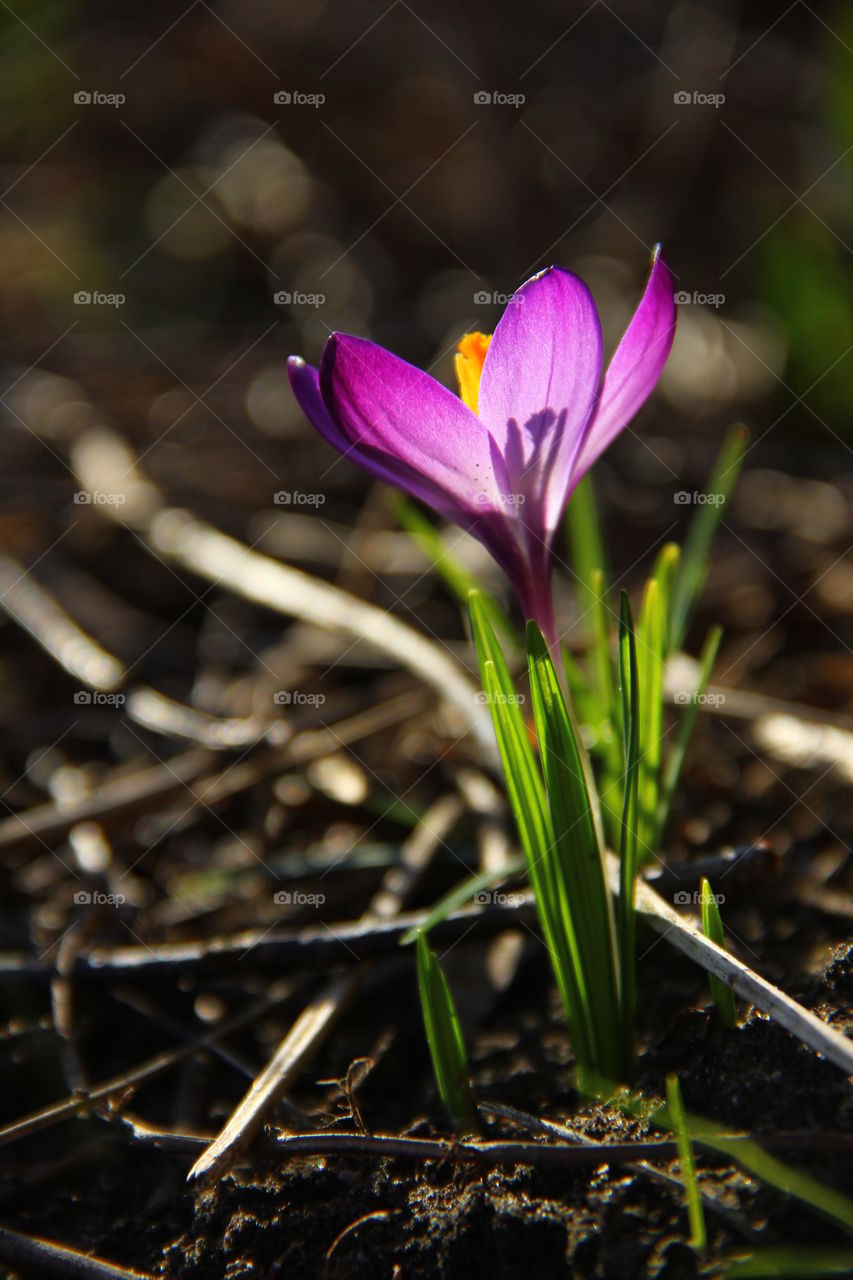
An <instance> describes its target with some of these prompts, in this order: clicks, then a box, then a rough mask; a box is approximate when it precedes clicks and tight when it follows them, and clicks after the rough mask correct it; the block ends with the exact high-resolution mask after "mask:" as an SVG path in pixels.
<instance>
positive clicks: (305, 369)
mask: <svg viewBox="0 0 853 1280" xmlns="http://www.w3.org/2000/svg"><path fill="white" fill-rule="evenodd" d="M287 373H288V377H289V378H290V385H291V387H292V388H293V394H294V396H295V397H296V400H297V402H298V403H299V407H300V408H301V409H302V412H303V413H304V414H305V416H306V418H307V419H308V421H309V422H310V423H311V425H312V426H313V427H315V428H316V430H317V431H318V432H319V433H320V435H321V436H322V437H323V439H324V440H326V441H327V443H328V444H330V445H331V446H332V448H333V449H337V451H338V452H339V453H340V454H342V455H343V457H345V458H346V459H348V461H350V462H352V463H354V464H355V465H356V466H358V467H361V468H362V470H364V471H366V472H368V474H369V475H372V476H373V477H374V478H375V479H377V480H383V481H384V482H385V483H386V484H391V485H395V486H396V487H397V488H398V489H404V490H405V491H406V493H409V494H411V495H412V497H414V498H418V499H419V501H421V502H425V503H426V504H427V505H428V506H431V507H433V508H434V509H435V510H437V511H439V512H440V513H441V514H442V515H444V516H446V517H447V518H448V519H449V520H452V521H454V522H455V523H456V524H462V525H463V527H468V526H469V525H470V524H471V518H470V514H469V513H468V512H467V510H463V509H462V508H461V507H460V506H459V504H458V503H455V502H453V501H452V500H451V499H449V498H448V497H447V495H446V494H444V493H443V492H442V491H440V490H439V489H438V488H437V487H436V486H434V485H433V484H431V483H430V481H429V480H428V479H427V478H426V477H425V476H422V475H419V474H418V473H417V472H415V471H413V470H412V468H411V467H409V466H408V465H407V464H406V463H405V462H403V461H402V460H401V459H400V458H397V457H395V456H393V455H391V454H386V453H382V452H380V451H379V450H376V449H373V448H370V447H367V448H363V447H360V446H359V445H357V444H353V443H352V442H351V441H350V439H349V438H348V437H347V436H345V435H344V433H343V431H342V430H341V429H340V427H339V426H338V424H337V423H336V422H335V421H334V419H333V418H332V415H331V414H330V413H329V410H328V409H327V408H326V405H325V402H324V400H323V396H322V393H321V391H320V376H319V373H318V371H317V370H316V369H315V368H313V366H312V365H310V364H306V363H305V361H304V360H301V359H300V358H299V356H291V357H290V359H289V360H288V362H287ZM487 512H488V508H487V507H486V506H483V507H482V511H478V513H477V514H478V515H480V514H482V515H484V516H485V515H486V514H487ZM493 554H494V552H493Z"/></svg>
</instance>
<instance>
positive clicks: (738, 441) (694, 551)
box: [669, 426, 749, 649]
mask: <svg viewBox="0 0 853 1280" xmlns="http://www.w3.org/2000/svg"><path fill="white" fill-rule="evenodd" d="M748 441H749V433H748V432H747V430H746V428H745V427H741V426H737V427H732V428H731V429H730V430H729V431H728V432H727V433H726V437H725V439H724V440H723V445H722V448H721V449H720V453H719V455H718V457H717V461H716V463H715V465H714V470H713V471H712V472H711V477H710V479H709V481H708V490H707V493H706V495H705V497H706V498H710V497H713V498H714V501H713V502H708V501H706V502H704V503H702V505H701V506H699V507H698V508H697V510H696V513H695V515H694V516H693V519H692V520H691V522H690V528H689V529H688V531H687V537H686V539H685V542H684V555H683V557H682V561H681V567H680V569H679V572H678V576H677V579H676V582H675V586H674V589H673V597H672V608H671V610H670V619H669V623H670V632H669V647H670V649H679V648H681V645H682V644H683V643H684V636H685V634H686V631H687V624H688V623H689V621H690V615H691V613H692V612H693V608H694V606H695V604H696V602H697V600H698V599H699V596H700V595H701V593H702V588H703V587H704V585H705V579H706V577H707V576H708V565H709V561H710V554H711V543H712V542H713V540H714V534H715V533H716V531H717V526H718V525H719V523H720V520H721V519H722V515H723V508H724V507H725V505H726V503H727V502H728V500H729V498H730V497H731V495H732V492H733V490H734V487H735V484H736V483H737V478H738V475H739V474H740V469H741V465H742V464H743V459H744V454H745V453H746V447H747V443H748Z"/></svg>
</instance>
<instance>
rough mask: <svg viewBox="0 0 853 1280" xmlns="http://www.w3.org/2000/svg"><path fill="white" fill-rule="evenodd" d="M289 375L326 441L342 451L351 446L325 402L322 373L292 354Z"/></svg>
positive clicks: (298, 400)
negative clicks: (321, 392)
mask: <svg viewBox="0 0 853 1280" xmlns="http://www.w3.org/2000/svg"><path fill="white" fill-rule="evenodd" d="M287 376H288V378H289V379H290V385H291V388H292V389H293V394H294V396H295V397H296V400H297V403H298V405H299V407H300V409H301V410H302V412H303V413H304V414H305V417H306V418H307V419H308V421H309V422H310V423H311V425H312V427H314V428H315V429H316V430H317V431H319V432H320V435H321V436H322V437H323V439H324V440H325V441H327V442H328V443H329V444H330V445H331V446H332V448H334V449H337V450H338V451H339V452H340V453H346V452H347V450H348V449H350V448H351V445H350V442H349V440H347V438H346V436H345V435H344V433H343V432H342V431H341V429H340V427H338V426H336V425H335V423H334V422H333V421H332V418H331V415H330V413H329V410H328V409H327V408H326V406H325V405H324V404H323V397H322V396H321V395H320V375H319V374H318V372H317V370H316V369H315V368H314V366H313V365H310V364H306V363H305V361H304V360H303V359H302V358H301V357H300V356H291V357H290V358H289V359H288V361H287Z"/></svg>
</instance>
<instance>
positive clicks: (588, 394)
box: [288, 249, 675, 643]
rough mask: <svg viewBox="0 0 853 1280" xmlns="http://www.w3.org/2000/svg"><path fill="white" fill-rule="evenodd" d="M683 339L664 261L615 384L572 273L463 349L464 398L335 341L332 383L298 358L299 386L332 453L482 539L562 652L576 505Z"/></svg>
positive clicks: (392, 361) (616, 367)
mask: <svg viewBox="0 0 853 1280" xmlns="http://www.w3.org/2000/svg"><path fill="white" fill-rule="evenodd" d="M674 334H675V301H674V297H673V284H672V277H671V276H670V274H669V271H668V270H667V267H666V264H665V263H664V261H663V258H662V257H661V256H660V251H659V249H656V250H655V252H654V255H653V257H652V265H651V272H650V274H649V279H648V283H647V285H646V289H645V292H644V293H643V297H642V299H641V301H640V304H639V306H638V307H637V310H636V311H635V313H634V316H633V318H632V320H631V323H630V324H629V326H628V328H627V330H626V331H625V334H624V335H623V337H622V340H621V342H620V343H619V345H618V347H617V348H616V351H615V353H614V355H613V358H612V359H611V361H610V364H609V365H608V367H607V370H606V372H605V374H604V377H603V378H602V341H601V325H600V323H599V319H598V312H597V311H596V308H595V302H594V301H593V297H592V294H591V293H590V291H589V289H588V288H587V287H586V285H585V284H584V283H583V281H582V280H580V279H579V278H578V277H577V276H575V275H573V274H572V273H571V272H570V271H564V270H563V269H562V268H560V267H549V268H548V269H547V270H546V271H541V272H540V273H539V274H538V275H535V276H533V277H532V279H530V280H528V281H527V282H526V283H525V284H523V285H522V286H521V288H520V289H519V290H518V292H517V293H516V294H515V295H514V296H513V298H512V300H511V301H510V303H509V305H508V306H507V308H506V310H505V311H504V314H503V316H502V317H501V319H500V322H499V324H498V326H497V328H496V330H495V332H494V334H493V335H492V336H491V337H488V336H487V335H485V334H468V335H466V337H465V338H463V339H462V341H461V342H460V344H459V350H458V354H457V356H456V371H457V376H458V380H459V386H460V395H459V396H456V395H454V394H453V393H452V392H451V391H448V389H447V388H446V387H444V386H442V384H441V383H439V382H436V380H435V379H434V378H431V377H430V375H429V374H427V373H424V372H422V371H421V370H420V369H416V368H414V366H412V365H410V364H407V363H406V361H405V360H401V359H400V358H399V357H398V356H395V355H392V354H391V352H390V351H386V350H384V348H382V347H380V346H377V345H376V343H374V342H369V341H367V339H365V338H354V337H350V336H349V335H348V334H343V333H333V334H332V335H331V337H330V338H329V340H328V341H327V343H326V345H325V348H324V349H323V355H322V358H321V360H320V368H319V371H318V370H317V369H314V368H312V367H311V366H310V365H307V364H305V362H304V361H303V360H301V359H300V358H299V357H298V356H291V358H290V360H289V361H288V373H289V375H290V383H291V386H292V387H293V392H294V395H295V396H296V399H297V400H298V401H299V404H300V405H301V407H302V409H303V411H304V413H305V415H306V416H307V417H308V419H309V420H310V421H311V422H312V423H313V425H314V426H315V427H316V429H317V430H318V431H319V432H320V434H321V435H322V436H323V437H324V439H325V440H327V441H328V442H329V444H331V445H333V446H334V448H336V449H338V450H339V451H340V452H341V453H342V454H344V455H345V456H346V457H348V458H350V459H351V460H352V461H353V462H355V463H357V464H358V465H359V466H360V467H363V468H364V470H365V471H367V472H369V473H370V474H371V475H373V476H376V477H377V478H378V479H380V480H385V481H387V482H388V483H389V484H394V485H397V487H398V488H400V489H404V490H405V491H406V492H407V493H409V494H411V495H412V496H413V497H415V498H418V499H420V501H422V502H424V503H426V505H427V506H429V507H431V508H432V509H433V510H434V511H436V512H438V513H439V515H441V516H444V517H445V518H446V519H448V520H451V521H453V522H454V523H455V524H458V525H461V527H462V528H463V529H466V530H467V531H468V532H469V533H471V534H473V535H474V537H476V538H479V540H480V541H481V542H482V543H483V544H484V545H485V546H486V547H487V548H488V549H489V551H490V552H491V553H492V555H493V556H494V558H495V559H496V560H497V562H498V564H500V565H501V567H502V568H503V570H504V571H505V573H506V575H507V577H508V578H509V580H510V582H511V584H512V586H513V588H514V590H515V592H516V594H517V595H518V599H519V602H520V604H521V608H522V610H523V612H524V615H525V617H527V618H535V619H536V620H537V621H538V622H539V624H540V626H541V627H542V630H543V632H544V633H545V635H546V636H547V637H548V639H549V641H550V642H551V643H553V642H554V638H555V626H554V615H553V605H552V600H551V585H550V561H551V549H552V546H553V542H554V536H555V534H556V531H557V529H558V527H559V524H560V521H561V519H562V516H563V512H564V510H565V506H566V503H567V501H568V499H569V496H570V494H571V492H572V490H573V489H574V487H575V485H576V484H577V483H578V481H579V480H580V478H581V476H583V475H584V473H585V472H586V471H588V470H589V468H590V467H591V466H592V464H593V462H595V460H596V458H597V457H598V456H599V454H601V453H602V452H603V451H604V450H605V449H606V448H607V446H608V445H609V444H610V443H611V441H612V440H614V439H615V437H616V436H617V435H618V434H619V432H620V431H621V430H622V429H623V428H624V427H625V426H626V425H627V424H628V423H629V422H630V420H631V419H632V418H633V417H634V415H635V414H636V413H637V411H638V410H639V409H640V407H641V406H642V405H643V404H644V403H645V401H646V400H647V399H648V397H649V395H650V394H651V392H652V390H653V388H654V386H655V384H656V382H657V380H658V378H659V377H660V373H661V370H662V369H663V366H664V364H665V362H666V358H667V356H668V355H669V351H670V348H671V346H672V340H673V336H674Z"/></svg>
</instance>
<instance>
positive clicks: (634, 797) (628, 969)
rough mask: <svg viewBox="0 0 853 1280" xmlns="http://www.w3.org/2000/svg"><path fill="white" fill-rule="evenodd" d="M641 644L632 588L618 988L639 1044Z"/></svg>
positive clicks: (626, 630)
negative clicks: (633, 613) (638, 643)
mask: <svg viewBox="0 0 853 1280" xmlns="http://www.w3.org/2000/svg"><path fill="white" fill-rule="evenodd" d="M637 685H638V679H637V648H636V642H635V637H634V622H633V619H632V617H631V605H630V602H629V600H628V595H627V592H625V591H623V592H622V593H621V595H620V599H619V688H620V691H621V697H622V740H623V742H624V743H625V779H624V799H623V802H622V820H621V827H620V838H619V907H618V917H617V937H618V940H619V975H620V981H619V990H620V999H621V1009H622V1015H621V1016H622V1036H623V1041H624V1044H625V1045H626V1046H628V1045H631V1046H633V1043H634V1013H635V1008H636V996H637V956H636V951H637V947H636V937H637V918H636V914H635V910H634V895H635V892H636V882H637V853H638V846H637V823H638V821H639V813H638V800H639V791H638V787H639V727H640V726H639V708H638V701H637V694H638V690H637Z"/></svg>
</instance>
